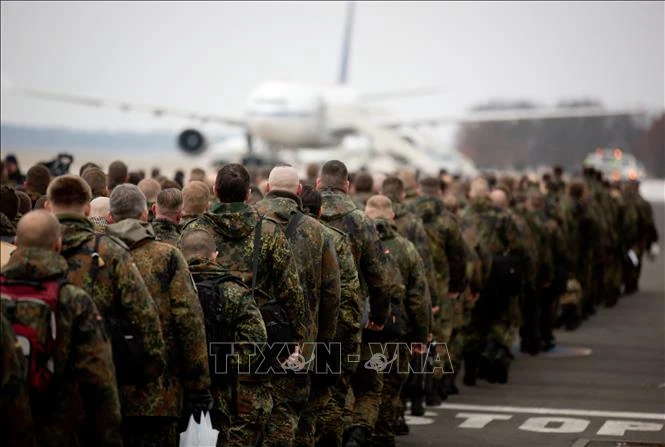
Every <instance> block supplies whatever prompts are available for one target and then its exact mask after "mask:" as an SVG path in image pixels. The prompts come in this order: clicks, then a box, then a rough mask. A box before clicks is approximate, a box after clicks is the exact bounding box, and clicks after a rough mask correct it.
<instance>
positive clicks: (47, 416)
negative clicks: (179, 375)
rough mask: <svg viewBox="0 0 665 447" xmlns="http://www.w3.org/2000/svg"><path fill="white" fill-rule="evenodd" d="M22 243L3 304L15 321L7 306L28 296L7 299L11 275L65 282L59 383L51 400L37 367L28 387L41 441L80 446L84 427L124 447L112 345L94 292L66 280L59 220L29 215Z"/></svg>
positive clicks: (59, 319) (9, 268)
mask: <svg viewBox="0 0 665 447" xmlns="http://www.w3.org/2000/svg"><path fill="white" fill-rule="evenodd" d="M17 244H18V247H19V248H18V250H16V251H15V252H14V253H13V254H12V257H11V259H10V261H9V263H8V264H7V265H6V266H5V267H4V268H3V269H2V276H3V279H2V295H3V307H5V309H4V310H5V312H7V313H6V315H8V319H9V320H10V321H11V320H12V317H9V315H11V314H12V312H10V311H9V310H8V308H7V307H6V306H11V305H12V304H14V306H17V305H19V304H20V301H15V300H14V299H12V300H9V301H5V297H6V296H7V295H9V296H12V286H11V283H9V282H5V279H6V280H10V281H33V282H39V283H42V284H44V282H46V281H50V282H51V283H52V284H54V281H55V280H56V279H58V278H61V279H62V280H63V282H61V283H59V285H57V286H56V287H58V289H57V290H58V292H57V307H58V311H57V312H55V319H56V325H57V328H58V330H57V333H56V337H55V345H54V347H53V351H52V354H53V357H52V358H53V368H54V369H53V377H54V380H53V381H52V382H50V384H49V385H47V386H48V391H46V392H48V393H49V394H48V397H47V396H45V395H43V394H40V393H42V392H44V391H40V390H38V389H36V388H35V386H36V383H35V382H34V381H32V380H31V378H34V377H35V376H34V375H33V374H39V371H37V370H35V369H32V368H41V367H43V368H46V367H47V366H46V365H36V366H32V365H31V366H29V368H31V369H30V373H29V374H28V389H29V391H30V399H31V407H32V418H33V420H34V430H35V437H36V439H37V442H38V444H39V445H79V440H78V439H77V438H78V433H79V430H80V432H81V433H84V437H86V438H87V439H86V440H87V441H89V442H90V443H91V444H90V445H118V446H120V445H122V440H121V437H120V403H119V400H118V389H117V387H116V383H115V378H114V376H113V360H112V356H111V345H110V343H109V340H108V338H107V336H106V333H105V330H104V328H103V326H102V322H101V321H102V319H101V317H100V315H99V312H98V310H97V308H96V306H95V305H94V303H93V302H92V300H91V299H90V296H88V294H87V293H85V292H84V291H83V290H81V289H80V288H78V287H76V286H74V285H72V284H67V283H66V282H65V281H64V278H65V276H66V275H67V270H68V268H67V262H66V261H65V259H64V258H62V257H61V256H59V255H58V252H59V251H60V249H61V247H62V236H61V232H60V227H59V225H58V220H57V219H56V218H55V217H54V216H53V215H51V214H50V213H48V212H46V211H35V212H31V213H28V214H26V216H25V217H23V218H22V219H21V221H20V222H19V225H18V229H17ZM46 288H47V290H48V286H46ZM33 299H35V298H33ZM16 312H18V310H17V309H16V310H15V312H14V313H16ZM23 317H25V314H24V315H23ZM35 323H38V322H37V321H36V322H35ZM43 330H45V331H48V328H43ZM4 397H6V396H3V400H4ZM7 397H8V396H7ZM3 406H4V405H3ZM83 409H85V411H83ZM10 417H19V415H18V414H16V415H11V416H10ZM16 423H17V424H21V423H22V421H19V420H17V421H16Z"/></svg>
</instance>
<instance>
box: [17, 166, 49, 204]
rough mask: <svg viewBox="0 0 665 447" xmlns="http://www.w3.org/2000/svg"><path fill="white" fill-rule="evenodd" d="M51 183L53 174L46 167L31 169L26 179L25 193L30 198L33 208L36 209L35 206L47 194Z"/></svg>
mask: <svg viewBox="0 0 665 447" xmlns="http://www.w3.org/2000/svg"><path fill="white" fill-rule="evenodd" d="M50 181H51V172H50V171H49V170H48V168H47V167H46V166H44V165H34V166H32V167H31V168H30V169H28V172H27V174H26V177H25V183H24V185H23V186H24V188H25V193H26V194H27V195H28V197H30V201H31V202H32V207H33V208H35V204H36V203H37V200H39V198H40V197H42V196H43V195H44V194H46V188H48V184H49V182H50Z"/></svg>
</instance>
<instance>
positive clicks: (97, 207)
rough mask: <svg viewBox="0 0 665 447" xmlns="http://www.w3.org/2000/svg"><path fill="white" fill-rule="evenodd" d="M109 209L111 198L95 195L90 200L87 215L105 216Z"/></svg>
mask: <svg viewBox="0 0 665 447" xmlns="http://www.w3.org/2000/svg"><path fill="white" fill-rule="evenodd" d="M110 211H111V199H109V198H108V197H97V198H96V199H93V200H92V201H91V202H90V216H89V217H104V218H105V217H106V216H107V215H108V214H109V212H110Z"/></svg>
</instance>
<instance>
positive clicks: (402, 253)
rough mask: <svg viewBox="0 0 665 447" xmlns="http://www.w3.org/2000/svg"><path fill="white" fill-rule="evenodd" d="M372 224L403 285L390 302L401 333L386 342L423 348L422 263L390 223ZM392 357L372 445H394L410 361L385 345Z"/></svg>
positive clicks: (426, 309) (426, 308)
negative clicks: (397, 269) (415, 345)
mask: <svg viewBox="0 0 665 447" xmlns="http://www.w3.org/2000/svg"><path fill="white" fill-rule="evenodd" d="M374 225H375V226H376V229H377V231H378V233H379V238H380V239H381V243H382V244H383V246H384V248H385V249H386V251H387V252H388V256H390V257H391V258H392V259H393V261H394V262H395V264H396V265H397V266H398V268H399V271H400V276H401V279H402V281H403V286H404V289H403V292H404V294H403V296H402V297H400V298H401V299H400V300H399V301H397V302H393V303H392V304H393V305H395V306H397V308H398V309H399V313H400V319H401V324H402V326H403V331H402V333H401V334H394V335H393V336H391V337H390V339H388V340H387V341H388V342H396V343H399V342H406V343H408V344H410V343H421V344H423V345H425V344H426V343H427V336H428V335H429V329H430V328H429V323H430V313H431V308H432V302H431V299H430V296H429V286H428V285H427V277H426V276H425V271H424V265H423V261H422V259H421V257H420V255H419V254H418V251H417V250H416V247H415V246H414V245H413V244H412V243H411V242H409V241H408V240H407V239H406V238H403V237H402V236H400V235H399V234H398V233H397V228H396V227H395V225H394V223H393V222H389V221H387V220H383V219H376V220H374ZM395 355H397V358H398V360H397V362H398V363H399V366H398V365H397V364H393V365H392V366H391V367H390V370H389V372H387V373H384V374H383V390H382V391H381V406H380V407H379V416H378V418H377V421H376V425H375V426H374V436H373V439H372V442H373V445H394V443H395V432H394V430H393V424H394V422H395V421H396V420H397V417H398V415H399V414H400V413H401V407H402V402H401V399H400V391H401V389H402V386H403V385H404V384H405V383H406V381H407V379H408V377H409V373H408V371H409V369H408V368H409V366H408V365H409V360H410V356H409V351H408V350H407V349H405V346H404V345H402V344H400V345H399V347H398V348H397V349H395V347H394V345H389V348H388V349H387V351H386V357H387V358H388V359H392V358H394V356H395Z"/></svg>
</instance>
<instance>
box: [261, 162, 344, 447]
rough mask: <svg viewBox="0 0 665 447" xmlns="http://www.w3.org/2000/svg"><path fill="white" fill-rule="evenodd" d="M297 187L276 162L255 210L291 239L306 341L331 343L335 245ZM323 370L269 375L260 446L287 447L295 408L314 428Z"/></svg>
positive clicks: (336, 291) (292, 174)
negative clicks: (267, 409)
mask: <svg viewBox="0 0 665 447" xmlns="http://www.w3.org/2000/svg"><path fill="white" fill-rule="evenodd" d="M301 190H302V185H301V184H300V180H299V178H298V174H297V173H296V171H295V169H293V168H292V167H290V166H278V167H276V168H274V169H273V170H272V171H271V172H270V176H269V177H268V183H267V185H266V191H267V195H266V197H265V198H264V199H263V200H261V201H259V202H258V203H257V204H256V209H257V210H258V211H259V213H261V214H263V215H264V216H268V217H271V218H273V219H274V220H275V221H276V222H277V223H278V225H279V227H280V228H282V230H283V231H284V232H285V234H286V237H287V239H288V240H289V242H290V243H291V248H292V250H293V253H294V256H295V259H296V263H297V265H298V277H299V278H300V284H301V286H302V288H303V292H304V295H305V303H306V304H307V307H306V311H307V312H306V322H307V323H306V324H307V332H306V334H305V339H304V341H305V343H313V342H317V343H318V344H319V345H328V344H329V343H331V342H333V341H334V338H335V332H336V328H337V312H338V309H339V300H340V273H339V265H338V263H337V257H336V253H335V247H334V246H333V242H332V240H331V239H330V238H329V237H327V236H326V233H325V230H324V227H323V225H321V224H320V223H319V222H318V221H317V220H316V219H313V218H311V217H309V216H307V215H305V214H304V213H303V210H302V204H301V202H300V198H299V197H298V194H299V193H300V192H301ZM324 352H325V350H324V349H320V350H319V349H317V352H316V353H315V354H316V358H317V360H323V358H324ZM312 354H313V352H312V350H311V349H309V347H308V348H307V349H305V350H304V351H303V355H304V358H305V359H309V358H311V356H312ZM339 355H341V353H337V352H333V353H332V356H338V357H339ZM334 369H337V368H334ZM322 371H323V372H322ZM325 371H326V365H325V364H323V363H321V364H319V367H318V368H316V373H320V374H312V375H311V378H310V376H309V375H306V374H297V375H293V376H292V375H288V376H287V375H277V376H275V377H273V380H272V387H273V393H272V397H273V411H272V414H271V416H270V421H269V422H268V425H267V427H266V436H265V438H264V440H263V444H264V445H291V444H292V442H293V440H294V438H295V436H296V429H297V428H298V421H299V418H300V412H301V411H302V410H303V409H305V407H306V411H307V414H306V415H305V418H306V419H308V420H309V424H308V425H309V427H303V428H307V430H309V431H312V430H313V429H314V421H315V414H316V412H317V411H320V410H321V409H323V407H324V406H325V404H326V403H327V402H328V400H329V399H330V390H329V389H328V384H329V383H331V378H330V377H324V373H325ZM333 374H337V373H336V372H334V373H333ZM331 375H332V374H331ZM310 386H311V394H310Z"/></svg>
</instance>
